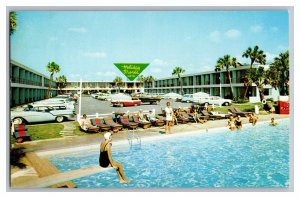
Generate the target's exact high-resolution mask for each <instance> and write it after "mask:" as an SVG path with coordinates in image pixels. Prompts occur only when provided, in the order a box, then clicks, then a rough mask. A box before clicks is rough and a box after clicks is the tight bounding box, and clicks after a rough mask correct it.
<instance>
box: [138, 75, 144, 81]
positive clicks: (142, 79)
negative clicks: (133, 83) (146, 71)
mask: <svg viewBox="0 0 300 198" xmlns="http://www.w3.org/2000/svg"><path fill="white" fill-rule="evenodd" d="M137 81H139V82H141V83H143V82H145V77H144V76H143V75H140V76H139V77H138V78H137Z"/></svg>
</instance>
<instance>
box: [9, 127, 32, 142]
mask: <svg viewBox="0 0 300 198" xmlns="http://www.w3.org/2000/svg"><path fill="white" fill-rule="evenodd" d="M13 135H14V136H15V138H16V140H17V142H18V143H22V142H23V141H24V140H30V134H29V133H28V129H27V127H26V126H25V125H24V124H19V125H15V126H14V131H13Z"/></svg>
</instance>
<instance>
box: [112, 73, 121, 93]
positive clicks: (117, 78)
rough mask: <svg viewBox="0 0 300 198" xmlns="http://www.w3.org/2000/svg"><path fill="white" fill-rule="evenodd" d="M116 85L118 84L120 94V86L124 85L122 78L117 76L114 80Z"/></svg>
mask: <svg viewBox="0 0 300 198" xmlns="http://www.w3.org/2000/svg"><path fill="white" fill-rule="evenodd" d="M114 83H115V84H116V86H117V87H118V90H119V93H120V85H121V84H122V83H123V79H122V77H120V76H117V77H116V78H115V79H114Z"/></svg>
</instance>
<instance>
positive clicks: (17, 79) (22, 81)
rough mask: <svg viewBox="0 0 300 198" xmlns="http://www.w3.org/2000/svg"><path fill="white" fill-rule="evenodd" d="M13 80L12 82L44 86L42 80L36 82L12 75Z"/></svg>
mask: <svg viewBox="0 0 300 198" xmlns="http://www.w3.org/2000/svg"><path fill="white" fill-rule="evenodd" d="M11 82H12V83H20V84H25V85H35V86H42V83H41V82H35V81H33V80H28V79H24V78H16V77H11Z"/></svg>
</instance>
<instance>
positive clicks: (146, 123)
mask: <svg viewBox="0 0 300 198" xmlns="http://www.w3.org/2000/svg"><path fill="white" fill-rule="evenodd" d="M132 118H133V122H135V123H137V124H138V126H139V127H142V128H143V129H147V128H149V127H150V126H151V123H150V122H148V121H145V122H143V121H139V118H138V116H137V115H133V116H132Z"/></svg>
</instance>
